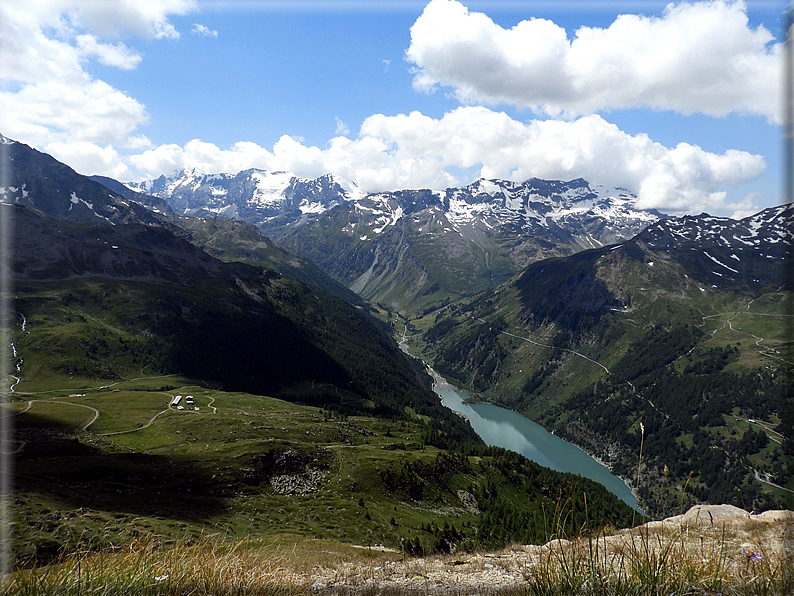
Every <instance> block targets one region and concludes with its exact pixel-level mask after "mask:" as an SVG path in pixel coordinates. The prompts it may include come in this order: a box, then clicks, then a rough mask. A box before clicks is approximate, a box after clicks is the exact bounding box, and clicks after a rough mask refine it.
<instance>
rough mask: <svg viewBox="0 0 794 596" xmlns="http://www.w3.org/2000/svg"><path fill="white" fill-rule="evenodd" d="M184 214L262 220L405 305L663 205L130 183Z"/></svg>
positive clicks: (609, 234) (334, 179) (625, 226)
mask: <svg viewBox="0 0 794 596" xmlns="http://www.w3.org/2000/svg"><path fill="white" fill-rule="evenodd" d="M130 187H131V188H134V189H135V190H137V191H139V192H145V193H148V194H152V195H155V196H158V197H161V198H164V199H165V200H166V201H167V202H168V203H169V205H170V206H171V208H172V209H173V210H174V211H176V212H177V213H186V214H194V215H209V214H215V215H218V216H222V217H231V218H237V219H242V220H245V221H248V222H250V223H253V224H255V225H257V226H258V227H259V228H260V229H262V230H263V231H264V232H265V233H266V234H267V235H268V236H270V237H271V238H273V239H274V240H275V241H277V242H281V243H283V244H285V245H286V246H288V247H289V248H291V249H292V250H294V251H295V252H297V253H298V254H301V255H302V256H305V257H307V258H309V259H311V260H313V261H315V262H316V263H317V264H318V265H320V267H322V268H323V269H325V271H326V272H328V273H330V274H331V275H332V276H333V277H335V278H336V279H338V280H340V281H342V282H343V283H345V284H346V285H348V286H349V287H351V288H352V289H354V290H355V291H357V292H359V293H360V294H362V295H363V296H364V297H366V298H369V299H372V300H377V301H382V302H384V303H385V304H391V305H392V306H395V307H401V308H404V307H405V306H406V305H407V304H410V303H414V302H417V301H420V302H425V301H430V300H432V299H438V300H444V299H446V298H447V297H449V296H452V297H454V296H462V295H469V294H472V293H474V292H477V291H480V290H483V289H486V288H488V287H492V286H493V285H494V284H497V283H500V282H502V281H504V280H505V279H507V278H509V277H510V276H511V275H513V274H515V273H517V272H518V271H520V270H521V269H522V268H523V267H525V266H526V265H528V264H529V263H531V262H534V261H536V260H539V259H542V258H546V257H553V256H563V255H567V254H571V253H573V252H577V251H579V250H585V249H589V248H597V247H599V246H603V245H605V244H610V243H614V242H618V241H620V240H625V239H627V238H630V237H631V236H634V235H635V234H637V233H638V232H640V231H641V230H643V229H644V228H645V227H647V226H648V225H650V224H651V223H654V222H656V221H658V220H659V219H660V217H662V216H661V214H658V213H654V212H648V211H640V210H638V209H635V208H634V202H635V200H636V197H635V196H634V195H632V194H631V193H630V192H628V191H627V190H625V189H620V188H605V187H602V186H591V185H590V184H588V183H587V182H586V181H585V180H582V179H576V180H571V181H567V182H564V181H549V180H540V179H537V178H532V179H530V180H527V181H525V182H511V181H507V180H485V179H481V180H477V181H475V182H473V183H472V184H469V185H467V186H462V187H457V188H448V189H446V190H442V191H433V190H427V189H424V190H397V191H392V192H380V193H372V194H365V193H363V192H362V191H361V190H360V189H358V188H357V187H356V186H355V184H353V183H352V182H350V181H347V180H344V179H343V178H340V177H338V176H334V175H331V174H329V175H326V176H321V177H319V178H316V179H307V178H300V177H298V176H295V175H293V174H290V173H287V172H266V171H262V170H245V171H243V172H240V173H238V174H236V175H228V174H212V175H206V174H201V173H199V172H197V171H195V170H194V171H184V172H180V173H179V174H178V175H176V176H174V177H171V178H166V177H160V178H158V179H157V180H152V181H148V182H144V183H141V184H138V185H134V186H133V185H130Z"/></svg>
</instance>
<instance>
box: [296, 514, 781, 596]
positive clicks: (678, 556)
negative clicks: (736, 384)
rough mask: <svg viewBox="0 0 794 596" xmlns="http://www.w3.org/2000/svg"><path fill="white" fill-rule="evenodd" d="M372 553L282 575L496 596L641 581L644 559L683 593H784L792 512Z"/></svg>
mask: <svg viewBox="0 0 794 596" xmlns="http://www.w3.org/2000/svg"><path fill="white" fill-rule="evenodd" d="M361 548H365V547H361ZM379 557H380V558H378V559H375V558H374V553H372V552H369V553H368V556H367V557H366V559H365V558H363V557H362V558H361V559H359V560H357V561H355V560H354V561H350V560H348V559H346V560H345V561H344V562H341V561H340V562H339V563H338V564H336V565H331V566H328V567H319V566H318V567H315V568H314V569H313V570H312V571H311V573H309V574H307V573H293V574H291V575H289V574H288V579H289V581H290V582H292V585H303V586H305V588H306V591H307V592H309V591H311V592H313V593H315V594H359V593H380V592H387V593H391V592H394V593H400V594H413V593H416V594H483V593H488V594H499V593H501V592H503V591H504V592H508V593H514V592H515V591H516V590H522V589H526V588H527V587H528V586H530V585H537V584H538V582H543V581H546V580H545V579H544V578H548V577H555V574H557V575H556V576H557V577H559V578H563V577H564V574H566V573H567V574H569V576H570V575H571V574H574V575H575V574H580V575H581V576H582V579H583V586H586V585H587V581H592V578H593V577H599V578H601V579H602V580H603V581H606V582H608V581H614V578H617V577H618V576H620V578H622V579H619V580H617V581H623V582H632V581H635V582H639V584H638V585H640V586H641V585H643V584H642V581H643V578H644V577H646V576H644V575H643V573H647V570H648V567H647V565H646V567H645V568H644V571H642V570H641V568H642V566H643V562H645V563H647V562H648V561H653V562H654V565H656V566H657V567H656V570H657V571H658V574H659V575H660V576H661V575H663V574H666V576H665V577H668V578H671V580H670V581H673V580H675V578H676V577H677V576H680V577H681V578H682V579H681V581H684V582H686V581H688V582H690V586H691V587H692V588H697V589H698V590H699V591H697V592H686V593H698V594H701V593H704V594H705V593H718V592H715V591H713V590H712V588H711V587H710V586H712V584H713V582H714V581H716V579H715V578H716V577H719V581H720V586H721V590H719V593H732V592H731V591H730V590H731V589H732V588H733V587H742V586H744V587H745V588H747V587H748V586H750V587H752V585H751V584H753V585H755V586H756V587H762V585H763V586H766V588H765V591H764V592H763V593H768V594H788V593H790V592H787V591H786V590H788V589H789V588H788V587H789V586H790V585H792V584H794V580H792V578H791V577H789V576H786V570H788V569H792V563H794V512H792V511H767V512H764V513H761V514H758V515H753V514H750V513H748V512H747V511H744V510H742V509H739V508H737V507H733V506H731V505H698V506H696V507H693V508H692V509H690V510H689V511H687V512H686V513H684V514H682V515H677V516H674V517H670V518H667V519H665V520H661V521H653V522H649V523H646V524H644V525H641V526H638V527H636V528H632V529H630V530H621V531H618V532H616V533H614V534H610V535H601V536H592V537H587V538H578V539H576V540H573V541H569V540H563V539H557V540H553V541H551V542H548V543H546V544H544V545H526V546H515V547H511V548H508V549H505V550H503V551H500V552H496V553H468V554H461V553H458V554H455V555H449V556H433V557H425V558H421V559H405V558H404V557H401V556H400V555H398V554H395V553H391V554H390V553H387V552H383V554H380V555H379ZM563 566H564V567H565V569H564V570H563V569H562V568H561V567H563ZM593 567H596V569H595V570H594V569H593ZM592 571H594V572H595V574H596V575H593V574H591V572H592ZM685 573H689V575H688V576H684V574H685ZM610 574H612V575H613V579H607V578H608V576H609V575H610ZM587 578H590V579H589V580H588V579H587ZM687 578H688V579H687ZM568 579H572V578H571V577H569V578H568ZM574 579H575V578H574ZM646 579H647V578H646ZM660 581H665V580H660ZM787 581H789V582H792V584H787V583H786V582H787ZM710 582H711V583H710ZM610 585H611V584H610ZM657 587H658V586H657ZM583 589H584V588H583ZM709 590H712V591H709ZM549 593H553V590H552V591H551V592H549ZM582 593H583V594H585V593H587V594H589V593H590V592H587V591H586V590H585V591H583V592H582ZM605 593H607V592H605ZM665 593H667V592H665ZM749 593H755V592H749ZM759 593H761V592H759Z"/></svg>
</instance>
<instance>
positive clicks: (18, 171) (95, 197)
mask: <svg viewBox="0 0 794 596" xmlns="http://www.w3.org/2000/svg"><path fill="white" fill-rule="evenodd" d="M0 143H2V144H3V145H4V146H5V150H4V151H2V152H0V158H2V159H3V160H4V161H3V163H0V168H2V169H3V171H5V172H7V173H8V181H7V184H8V186H7V187H3V188H0V194H2V196H3V198H4V200H5V201H6V202H9V203H14V204H17V205H27V206H30V207H35V208H36V209H38V210H40V211H43V212H45V213H49V214H51V215H54V216H56V217H61V218H63V219H66V220H68V221H73V222H95V221H104V222H108V223H111V224H119V223H143V224H156V223H157V219H156V217H155V216H154V214H153V213H151V212H150V211H149V210H148V209H146V208H145V207H144V206H142V205H139V204H138V203H136V202H134V201H130V200H128V199H126V198H124V197H123V196H121V195H120V194H118V193H116V192H113V191H112V190H110V189H109V188H107V187H106V186H104V185H102V184H99V183H98V182H95V181H93V180H91V179H89V178H87V177H85V176H81V175H80V174H78V173H77V172H75V171H74V170H73V169H72V168H70V167H69V166H67V165H65V164H63V163H61V162H59V161H58V160H56V159H55V158H53V157H51V156H50V155H47V154H46V153H41V152H39V151H36V150H35V149H33V148H31V147H28V146H27V145H25V144H23V143H18V142H16V141H13V140H11V139H8V138H6V137H4V136H2V135H0Z"/></svg>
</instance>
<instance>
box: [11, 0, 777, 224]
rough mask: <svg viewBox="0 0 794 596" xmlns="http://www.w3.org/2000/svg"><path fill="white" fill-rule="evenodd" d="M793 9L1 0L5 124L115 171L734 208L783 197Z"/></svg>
mask: <svg viewBox="0 0 794 596" xmlns="http://www.w3.org/2000/svg"><path fill="white" fill-rule="evenodd" d="M784 6H785V4H784V3H782V2H772V1H761V0H759V1H752V0H749V1H747V2H744V3H742V2H715V1H709V2H691V3H672V4H669V5H668V3H665V2H654V1H647V2H619V1H616V2H589V1H584V0H582V1H572V2H564V1H563V2H532V1H520V0H517V1H502V2H500V1H491V2H482V1H471V2H466V1H465V0H461V1H460V2H458V1H456V0H432V1H430V0H428V1H423V2H419V1H412V0H405V1H395V2H387V1H378V0H371V1H361V2H350V1H336V0H327V1H323V0H313V1H308V0H303V1H302V0H292V1H291V2H282V1H267V0H261V1H258V0H249V1H245V0H242V1H235V0H227V1H222V0H218V1H205V0H147V2H144V3H140V2H129V3H127V2H122V1H119V2H117V3H108V2H103V1H101V0H95V1H91V0H82V1H81V0H25V1H22V0H4V1H3V2H1V3H0V55H1V56H2V58H3V59H2V60H0V133H3V134H5V135H6V136H9V137H11V138H14V139H16V140H20V141H22V142H25V143H28V144H30V145H32V146H35V147H36V148H38V149H40V150H43V151H47V152H49V153H51V154H53V155H54V156H55V157H57V158H58V159H60V160H62V161H64V162H66V163H68V164H70V165H71V166H72V167H74V168H75V169H76V170H78V171H79V172H81V173H85V174H104V175H109V176H113V177H115V178H117V179H121V180H139V179H144V178H152V177H156V176H159V175H160V174H166V175H168V174H171V173H173V172H174V171H176V170H178V169H181V168H189V167H197V168H199V169H201V170H203V171H207V172H220V171H224V172H236V171H238V170H240V169H245V168H248V167H259V168H262V169H271V170H272V169H284V170H289V171H293V172H295V173H296V174H298V175H301V176H307V177H313V176H317V175H320V174H322V173H325V172H327V171H333V172H335V173H337V174H339V175H342V176H344V177H346V178H349V179H351V180H353V181H354V182H356V183H357V184H359V186H361V187H362V188H364V189H365V190H369V191H377V190H390V189H396V188H418V187H433V188H444V187H446V186H451V185H456V184H465V183H468V182H470V181H472V180H473V179H474V178H477V177H479V176H484V177H501V178H512V179H516V180H522V179H526V178H528V177H531V176H538V177H543V178H561V179H570V178H574V177H584V178H586V179H588V180H589V181H591V182H592V183H595V184H603V185H605V186H623V187H627V188H629V190H631V191H632V192H635V193H637V194H638V195H639V200H638V204H639V205H640V206H641V207H646V208H657V209H660V210H662V211H666V212H668V213H691V212H694V213H699V212H701V211H708V212H710V213H713V214H720V215H735V216H741V215H746V214H749V213H751V212H754V211H757V210H758V209H760V208H763V207H768V206H771V205H775V204H777V203H779V202H780V200H781V195H780V190H779V189H780V186H781V180H782V174H781V164H780V159H781V157H780V155H781V141H780V127H779V122H780V118H779V103H780V102H779V100H780V78H781V77H780V74H781V69H780V65H779V55H778V54H779V51H780V47H779V45H778V44H779V42H780V39H781V37H782V35H781V29H782V12H783V9H784ZM619 15H622V16H619Z"/></svg>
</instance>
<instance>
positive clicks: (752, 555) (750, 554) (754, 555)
mask: <svg viewBox="0 0 794 596" xmlns="http://www.w3.org/2000/svg"><path fill="white" fill-rule="evenodd" d="M742 552H743V553H744V556H745V557H747V560H748V561H751V562H753V563H758V562H759V561H760V560H761V559H763V557H762V556H761V553H759V552H758V551H757V550H752V549H749V548H743V549H742Z"/></svg>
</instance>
